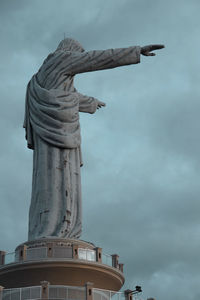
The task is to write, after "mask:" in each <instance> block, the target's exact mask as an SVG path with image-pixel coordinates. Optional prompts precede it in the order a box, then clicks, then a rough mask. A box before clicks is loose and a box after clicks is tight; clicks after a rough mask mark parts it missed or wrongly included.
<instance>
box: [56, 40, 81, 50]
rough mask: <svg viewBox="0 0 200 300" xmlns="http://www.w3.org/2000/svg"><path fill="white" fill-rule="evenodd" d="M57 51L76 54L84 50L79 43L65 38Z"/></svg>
mask: <svg viewBox="0 0 200 300" xmlns="http://www.w3.org/2000/svg"><path fill="white" fill-rule="evenodd" d="M57 50H66V51H77V52H84V51H85V50H84V48H83V47H82V46H81V44H80V43H79V42H77V41H76V40H74V39H71V38H66V39H64V40H62V41H61V42H60V43H59V45H58V48H57V49H56V51H57Z"/></svg>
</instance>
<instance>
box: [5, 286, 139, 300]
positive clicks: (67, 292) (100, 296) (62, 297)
mask: <svg viewBox="0 0 200 300" xmlns="http://www.w3.org/2000/svg"><path fill="white" fill-rule="evenodd" d="M41 284H42V285H41V286H31V287H24V288H13V289H2V290H0V299H2V300H39V299H46V300H47V299H52V300H53V299H54V300H55V299H56V300H130V299H132V300H142V299H141V298H140V297H138V296H135V295H134V296H131V298H130V295H128V294H127V293H126V292H114V291H109V290H103V289H96V288H92V286H91V284H89V283H87V284H86V285H85V286H84V287H75V286H63V285H50V284H49V283H48V282H46V281H43V282H41Z"/></svg>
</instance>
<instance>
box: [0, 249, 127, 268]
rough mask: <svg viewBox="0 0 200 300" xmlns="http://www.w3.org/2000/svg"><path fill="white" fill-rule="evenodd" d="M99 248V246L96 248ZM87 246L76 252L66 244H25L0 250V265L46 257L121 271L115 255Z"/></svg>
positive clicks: (44, 258)
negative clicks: (9, 249)
mask: <svg viewBox="0 0 200 300" xmlns="http://www.w3.org/2000/svg"><path fill="white" fill-rule="evenodd" d="M96 249H100V248H96ZM96 249H95V250H92V249H88V248H77V250H76V253H75V252H74V251H73V248H72V247H68V246H49V247H47V246H43V247H33V248H27V247H26V246H24V247H22V248H21V249H18V250H17V251H16V252H12V253H5V252H4V251H0V267H1V266H3V265H7V264H11V263H18V262H20V263H23V262H26V261H34V260H48V259H52V258H53V259H80V260H86V261H91V262H100V263H102V264H105V265H108V266H111V267H114V268H118V269H120V270H121V271H122V272H123V269H122V268H121V267H120V265H119V264H118V259H116V258H115V256H116V255H113V256H112V255H108V254H105V253H102V252H101V253H100V254H99V253H98V250H96Z"/></svg>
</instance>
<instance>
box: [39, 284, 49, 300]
mask: <svg viewBox="0 0 200 300" xmlns="http://www.w3.org/2000/svg"><path fill="white" fill-rule="evenodd" d="M40 284H41V286H42V291H41V299H48V298H49V282H48V281H41V282H40Z"/></svg>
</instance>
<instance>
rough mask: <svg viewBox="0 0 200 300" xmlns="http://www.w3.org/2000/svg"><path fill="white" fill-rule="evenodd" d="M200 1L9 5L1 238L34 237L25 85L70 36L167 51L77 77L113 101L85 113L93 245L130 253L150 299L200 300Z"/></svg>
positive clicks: (89, 42)
mask: <svg viewBox="0 0 200 300" xmlns="http://www.w3.org/2000/svg"><path fill="white" fill-rule="evenodd" d="M199 8H200V3H199V2H198V1H172V0H170V1H158V0H154V1H147V0H140V1H138V0H133V1H131V0H115V1H114V0H111V1H102V0H101V1H100V0H87V1H80V0H75V1H64V0H59V1H45V0H43V1H39V0H36V1H1V2H0V34H1V48H0V52H1V64H0V69H1V73H0V74H1V75H0V91H1V103H2V109H1V111H0V126H1V127H0V128H1V131H0V138H1V141H2V142H1V148H0V153H1V155H0V163H1V173H0V174H1V181H0V196H1V208H0V237H1V243H0V247H1V249H7V250H10V251H11V250H13V249H14V248H15V246H16V245H18V244H19V243H20V242H23V241H24V240H26V238H27V223H28V206H29V202H30V194H31V172H32V171H31V164H32V152H31V151H30V150H27V149H26V148H25V147H26V143H25V141H24V132H23V129H22V123H23V113H24V95H25V87H26V84H27V82H28V80H29V79H30V77H31V76H32V74H33V73H34V72H36V71H37V70H38V68H39V67H40V64H41V63H42V61H43V60H44V58H45V57H46V56H47V55H48V53H50V52H52V51H54V49H55V48H56V46H57V44H58V43H59V42H60V40H61V39H62V38H63V36H64V33H65V34H66V36H71V37H74V38H76V39H77V40H79V41H80V42H81V43H82V44H83V46H84V47H85V48H86V49H89V50H90V49H103V48H112V47H126V46H130V45H133V44H137V45H145V44H148V43H165V44H166V49H164V50H162V51H160V52H159V53H157V56H156V57H150V58H149V57H148V58H146V57H142V58H141V64H139V65H136V66H129V67H123V68H119V69H115V70H109V71H100V72H95V73H88V74H82V75H78V76H77V78H76V82H75V83H76V87H77V88H78V90H79V91H80V92H82V93H85V94H88V95H91V96H94V97H96V98H98V99H99V100H102V101H105V102H106V103H107V106H106V108H104V109H102V110H100V111H98V112H97V113H96V114H95V115H86V114H85V115H82V116H81V125H82V137H83V158H84V167H83V170H82V182H83V208H84V214H83V224H84V228H83V229H84V230H83V239H86V240H90V241H93V242H94V243H96V244H97V246H100V247H103V249H104V251H105V252H108V253H113V252H118V253H119V254H120V260H121V261H122V262H124V263H125V272H126V282H127V283H126V287H127V288H132V287H134V285H136V284H142V286H143V288H144V294H143V295H144V296H143V297H144V299H145V298H147V296H155V298H156V299H163V300H167V299H176V300H182V299H185V298H187V299H188V300H196V299H199V294H200V292H199V280H200V278H199V267H200V266H199V263H198V261H199V259H198V256H199V255H198V249H199V247H200V245H199V229H200V228H199V210H200V204H199V192H200V188H199V164H200V159H199V150H200V140H199V100H198V99H199V91H200V88H199V80H200V75H199V67H200V63H199V53H198V52H199V47H198V46H199V41H198V34H199V33H198V28H199V13H198V12H199Z"/></svg>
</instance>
